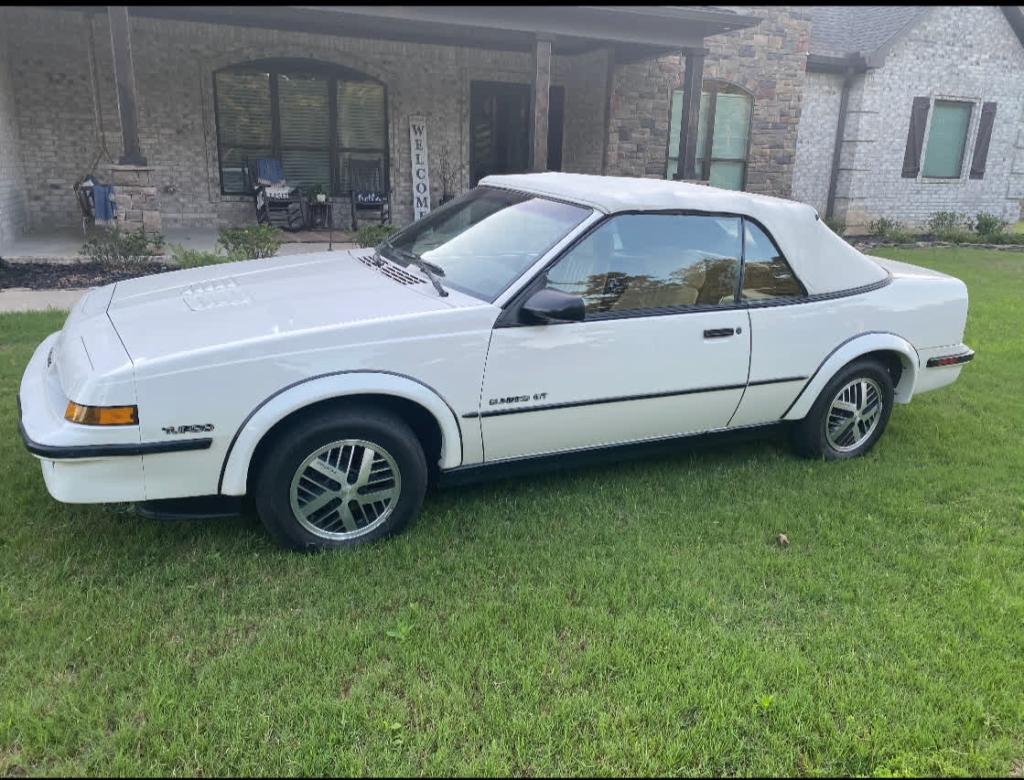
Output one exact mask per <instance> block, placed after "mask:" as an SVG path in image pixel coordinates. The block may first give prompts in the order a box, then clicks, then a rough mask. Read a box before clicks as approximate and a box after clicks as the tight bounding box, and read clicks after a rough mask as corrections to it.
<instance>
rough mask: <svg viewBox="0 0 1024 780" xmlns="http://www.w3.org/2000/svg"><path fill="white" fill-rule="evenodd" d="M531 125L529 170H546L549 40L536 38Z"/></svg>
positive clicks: (549, 80)
mask: <svg viewBox="0 0 1024 780" xmlns="http://www.w3.org/2000/svg"><path fill="white" fill-rule="evenodd" d="M534 65H535V66H536V72H535V75H534V79H533V124H532V125H531V127H530V134H531V135H532V136H533V138H532V141H533V143H532V144H531V145H530V170H531V171H535V172H539V171H546V170H547V169H548V108H549V104H550V103H551V39H550V38H542V37H540V36H538V38H537V43H536V48H535V49H534Z"/></svg>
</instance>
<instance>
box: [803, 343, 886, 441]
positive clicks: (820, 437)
mask: <svg viewBox="0 0 1024 780" xmlns="http://www.w3.org/2000/svg"><path fill="white" fill-rule="evenodd" d="M856 379H867V380H870V381H872V382H874V383H875V385H877V387H878V389H879V390H880V391H881V392H880V396H881V403H882V411H881V414H880V415H879V418H878V422H877V424H876V425H875V427H874V429H873V430H872V431H871V432H870V433H869V434H868V435H867V436H865V437H864V438H863V439H862V440H861V441H859V442H856V444H855V445H850V447H851V448H850V449H839V448H837V447H836V446H834V445H833V443H832V442H830V441H829V437H828V435H827V428H826V426H827V424H828V417H829V409H830V407H831V406H832V402H833V401H834V400H835V399H836V396H837V395H838V394H839V392H840V391H841V390H842V389H843V388H845V387H846V386H847V384H849V383H850V382H852V381H854V380H856ZM892 406H893V384H892V376H891V375H890V374H889V372H888V371H887V370H886V368H885V366H883V365H882V364H881V363H879V362H878V361H877V360H872V359H870V358H864V359H861V360H855V361H853V362H852V363H850V364H848V365H846V366H844V367H843V368H842V369H840V370H839V372H838V373H837V374H836V375H835V376H834V377H832V379H831V381H829V383H828V384H827V385H825V388H824V389H823V390H822V391H821V394H820V395H819V396H818V398H817V400H816V401H815V402H814V405H813V406H812V407H811V409H810V411H809V412H807V416H806V417H804V418H803V419H802V420H800V421H799V422H797V423H796V424H795V425H794V426H793V436H792V439H793V445H794V447H795V449H796V451H797V452H798V453H799V454H801V455H803V456H804V457H806V458H815V459H824V460H847V459H849V458H856V457H858V456H860V455H863V454H864V453H866V452H867V451H868V450H870V449H871V448H872V447H874V446H875V442H877V441H878V439H879V438H880V437H881V435H882V433H883V432H884V431H885V427H886V425H888V424H889V415H890V414H892Z"/></svg>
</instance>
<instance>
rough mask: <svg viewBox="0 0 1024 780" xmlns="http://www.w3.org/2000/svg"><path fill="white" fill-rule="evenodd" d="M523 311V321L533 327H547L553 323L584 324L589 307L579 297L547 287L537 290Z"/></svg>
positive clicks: (524, 305)
mask: <svg viewBox="0 0 1024 780" xmlns="http://www.w3.org/2000/svg"><path fill="white" fill-rule="evenodd" d="M520 311H521V315H520V317H521V319H522V320H523V321H525V322H528V323H530V324H533V325H545V324H547V323H551V322H583V320H584V318H585V317H586V315H587V307H586V305H585V304H584V303H583V299H582V298H581V297H580V296H578V295H570V294H569V293H566V292H562V291H561V290H555V289H552V288H551V287H545V288H544V289H542V290H537V292H535V293H534V294H533V295H531V296H530V297H529V298H527V299H526V303H524V304H523V308H522V309H521V310H520Z"/></svg>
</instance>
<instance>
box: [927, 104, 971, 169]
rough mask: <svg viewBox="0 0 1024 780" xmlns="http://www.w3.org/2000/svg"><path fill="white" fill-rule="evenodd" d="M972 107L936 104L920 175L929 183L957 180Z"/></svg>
mask: <svg viewBox="0 0 1024 780" xmlns="http://www.w3.org/2000/svg"><path fill="white" fill-rule="evenodd" d="M971 108H972V104H970V103H964V102H960V101H952V100H936V101H935V107H934V108H933V110H932V124H931V128H930V129H929V130H928V145H927V146H926V147H925V150H924V168H923V170H922V175H923V176H926V177H929V178H933V179H957V178H960V171H961V170H962V168H963V162H964V147H965V146H966V145H967V128H968V127H969V126H970V124H971Z"/></svg>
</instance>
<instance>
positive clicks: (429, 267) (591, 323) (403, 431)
mask: <svg viewBox="0 0 1024 780" xmlns="http://www.w3.org/2000/svg"><path fill="white" fill-rule="evenodd" d="M481 213H482V214H483V217H480V216H475V215H478V214H481ZM467 215H468V216H467ZM688 244H690V245H688ZM691 245H692V246H691ZM730 247H732V248H730ZM967 304H968V299H967V290H966V287H965V286H964V284H963V283H962V282H961V281H960V280H958V279H955V278H953V277H950V276H947V275H945V274H941V273H938V272H935V271H931V270H928V269H924V268H919V267H917V266H913V265H910V264H907V263H901V262H896V261H892V260H886V259H881V258H871V257H867V256H865V255H863V254H861V253H860V252H858V251H857V250H856V249H854V248H853V247H851V246H850V245H849V244H847V243H846V242H845V241H843V240H842V239H841V238H839V237H838V236H836V235H835V234H834V233H832V232H831V231H830V230H828V228H827V227H826V226H825V225H824V224H823V223H822V222H821V221H820V220H819V219H818V216H817V214H816V213H815V212H814V210H813V209H811V208H810V207H808V206H805V205H802V204H798V203H794V202H790V201H784V200H780V199H776V198H767V197H763V196H754V195H749V194H746V193H737V192H729V191H723V190H717V189H715V188H708V187H702V186H701V187H698V186H694V185H688V184H683V183H678V182H667V181H665V182H660V181H651V180H646V179H644V180H633V179H624V178H603V177H593V176H582V175H575V174H530V175H515V176H496V177H487V178H485V179H484V180H482V181H481V184H480V186H479V187H477V188H476V189H474V190H473V191H471V192H470V193H468V194H467V195H465V196H463V197H461V198H459V199H457V200H456V201H453V202H451V203H449V204H447V205H446V206H444V207H442V208H441V209H438V210H436V211H435V212H433V213H432V214H431V215H429V216H428V217H426V218H424V219H423V220H420V221H419V222H417V223H414V224H413V225H412V226H410V227H409V228H406V229H405V230H404V231H402V232H401V233H399V234H397V236H395V237H394V238H392V239H391V240H390V241H389V242H386V243H385V244H384V245H382V246H381V247H378V249H377V250H372V249H367V250H352V251H342V252H330V253H316V254H309V255H296V256H290V257H282V258H271V259H265V260H252V261H245V262H240V263H228V264H224V265H218V266H214V267H207V268H196V269H189V270H182V271H175V272H170V273H165V274H160V275H156V276H150V277H143V278H139V279H133V280H130V281H126V282H119V283H117V284H113V285H108V286H105V287H101V288H97V289H94V290H91V291H90V292H89V293H87V294H86V295H85V296H83V298H82V299H81V300H80V301H79V303H78V304H77V305H76V306H75V307H74V308H73V310H72V311H71V313H70V314H69V316H68V319H67V321H66V322H65V324H64V327H63V329H62V330H61V331H59V332H58V333H54V334H51V335H50V336H48V337H47V338H46V339H45V340H44V341H43V342H42V344H40V346H39V347H38V348H37V350H36V351H35V353H34V354H33V356H32V359H31V360H30V361H29V364H28V366H27V368H26V370H25V374H24V376H23V379H22V383H21V388H20V392H19V407H20V411H21V434H22V437H23V439H24V440H25V443H26V446H27V447H28V449H29V451H30V452H32V453H33V454H34V455H35V456H36V457H38V458H39V459H40V461H41V466H42V470H43V476H44V480H45V483H46V486H47V489H48V490H49V492H50V493H51V495H53V496H54V497H55V498H57V499H58V500H60V501H65V502H72V503H91V502H112V501H135V502H141V501H154V500H162V499H183V498H189V497H198V496H212V495H222V496H241V495H245V494H247V493H253V492H254V491H255V495H256V500H257V506H258V508H259V511H260V515H261V517H262V518H263V519H264V522H265V524H266V525H267V527H268V530H269V531H270V532H271V533H272V535H274V536H275V538H276V539H277V540H278V541H280V542H282V543H284V544H286V545H288V546H292V547H300V548H302V547H311V546H313V547H315V546H339V545H344V544H350V543H356V542H360V541H365V540H367V539H370V538H377V537H378V536H381V535H386V534H387V533H392V532H395V531H397V530H400V528H401V527H402V526H404V524H405V523H406V522H408V521H409V519H411V517H412V516H414V515H415V513H416V511H417V510H418V507H419V500H421V499H422V495H421V493H419V492H417V491H420V490H421V488H422V487H423V486H424V485H425V484H426V480H427V471H430V472H431V473H436V472H442V473H443V472H454V471H464V470H466V469H468V468H474V467H482V466H488V465H492V464H493V465H497V464H502V463H508V462H510V461H517V460H522V459H528V458H533V457H539V456H546V455H553V454H558V453H568V452H574V451H586V450H592V449H597V448H604V447H610V446H616V445H624V444H630V443H637V442H644V441H652V440H662V439H666V438H673V437H681V436H688V435H693V434H698V433H705V432H709V431H720V430H728V429H732V428H743V427H749V426H757V425H764V424H772V423H778V422H780V421H786V422H788V423H789V424H791V425H792V426H794V428H793V430H794V436H795V443H796V445H797V448H798V449H799V450H800V451H801V452H803V453H804V454H810V455H813V456H816V457H826V458H834V459H841V458H845V457H852V456H855V455H858V454H862V453H863V452H865V451H867V449H869V448H870V447H871V446H872V445H873V444H874V442H875V440H877V438H878V436H880V435H881V432H882V430H884V427H885V424H886V421H887V420H888V415H889V414H890V413H891V405H892V403H908V402H910V400H911V399H912V398H913V396H914V395H916V394H917V393H921V392H925V391H930V390H934V389H937V388H939V387H942V386H945V385H948V384H950V383H951V382H953V381H955V380H956V379H957V378H958V376H959V374H960V372H961V370H962V368H963V365H964V363H966V362H967V361H969V360H970V359H971V358H972V357H973V354H974V353H973V352H972V351H971V350H970V349H969V348H968V347H967V346H966V345H964V344H963V343H962V339H963V332H964V326H965V323H966V317H967ZM338 426H341V427H338ZM332 437H333V438H332ZM321 440H322V441H321ZM271 441H272V442H273V445H274V446H273V447H271V446H269V444H268V442H271ZM318 443H319V444H318ZM313 444H318V446H317V447H313V446H312V445H313ZM304 448H305V449H304ZM306 450H308V452H306ZM303 453H305V454H303ZM311 453H314V454H311ZM315 453H319V454H315ZM300 456H301V457H300ZM307 456H309V457H307ZM311 457H312V460H310V458H311ZM420 463H425V464H426V467H425V468H426V470H423V473H422V474H421V473H420V471H421V470H422V469H423V468H424V467H421V465H418V464H420ZM300 467H301V468H300ZM275 470H276V471H275ZM284 472H287V473H284ZM374 479H376V480H377V482H374V481H373V480H374ZM388 480H390V482H389V481H388ZM286 483H287V484H286ZM385 483H386V484H385ZM381 485H383V486H384V487H380V486H381ZM399 486H401V487H400V488H399ZM378 488H379V489H378ZM286 494H287V495H286ZM378 495H379V496H381V497H382V498H380V500H377V496H378ZM367 496H368V497H369V498H366V497H367ZM417 496H418V498H417Z"/></svg>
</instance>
